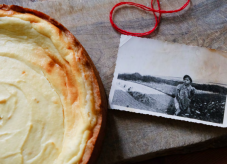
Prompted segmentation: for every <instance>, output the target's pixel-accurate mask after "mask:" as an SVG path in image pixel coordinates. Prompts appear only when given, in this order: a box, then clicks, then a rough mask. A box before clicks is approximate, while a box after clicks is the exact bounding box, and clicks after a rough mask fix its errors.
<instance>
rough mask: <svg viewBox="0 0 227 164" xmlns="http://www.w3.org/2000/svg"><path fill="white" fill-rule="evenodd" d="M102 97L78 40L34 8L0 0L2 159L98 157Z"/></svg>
mask: <svg viewBox="0 0 227 164" xmlns="http://www.w3.org/2000/svg"><path fill="white" fill-rule="evenodd" d="M106 109H107V101H106V97H105V92H104V89H103V85H102V83H101V80H100V77H99V75H98V72H97V70H96V69H95V66H94V64H93V63H92V61H91V59H90V57H89V56H88V54H87V53H86V51H85V50H84V48H83V46H82V45H81V44H80V43H79V42H78V40H77V39H76V38H75V37H74V36H73V35H72V34H71V33H70V32H69V31H68V30H67V29H66V28H65V27H64V26H63V25H62V24H60V23H58V22H57V21H55V20H54V19H52V18H51V17H49V16H48V15H45V14H43V13H41V12H39V11H35V10H32V9H27V8H23V7H19V6H14V5H11V6H8V5H0V163H1V164H77V163H78V164H82V163H83V164H86V163H93V162H94V161H95V159H96V158H97V155H98V152H99V149H100V147H101V142H102V138H103V134H104V126H105V116H106Z"/></svg>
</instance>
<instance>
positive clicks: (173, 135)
mask: <svg viewBox="0 0 227 164" xmlns="http://www.w3.org/2000/svg"><path fill="white" fill-rule="evenodd" d="M133 1H134V2H137V3H141V4H144V5H147V6H150V4H149V3H150V0H133ZM117 2H119V0H83V1H82V0H64V1H63V0H46V1H45V0H0V3H5V4H17V5H21V6H24V7H29V8H33V9H36V10H40V11H42V12H44V13H46V14H48V15H50V16H51V17H53V18H55V19H56V20H57V21H59V22H61V23H62V24H63V25H65V26H66V27H67V28H68V29H69V30H70V31H71V32H72V33H73V34H74V35H75V36H76V37H77V38H78V40H79V41H80V42H81V43H82V45H83V46H84V47H85V49H86V50H87V51H88V53H89V55H90V56H91V58H92V60H93V62H94V63H95V65H96V67H97V69H98V71H99V73H100V76H101V78H102V81H103V83H104V86H105V90H106V94H107V95H108V94H109V91H110V87H111V82H112V78H113V73H114V68H115V62H116V58H117V51H118V45H119V39H120V34H119V33H117V32H116V31H115V30H113V28H112V27H111V25H110V23H109V11H110V10H111V8H112V7H113V6H114V4H116V3H117ZM185 2H186V0H168V1H167V0H161V6H162V8H163V9H165V10H169V9H176V8H178V7H180V6H182V5H183V4H184V3H185ZM115 22H116V23H117V24H118V25H119V26H120V27H121V28H123V29H126V30H130V31H134V32H142V31H147V30H149V29H151V28H152V27H153V25H154V17H153V15H152V14H151V13H148V12H144V11H141V10H138V9H136V8H134V7H121V8H120V9H118V10H117V11H116V12H115ZM147 37H148V38H153V39H159V40H164V41H169V42H177V43H183V44H187V45H194V46H202V47H208V48H212V49H218V50H223V51H226V50H227V46H226V45H227V3H226V0H218V1H217V0H192V1H191V3H190V7H187V9H186V10H184V11H181V12H179V13H175V14H169V15H163V19H162V22H161V26H160V27H159V28H158V29H157V30H156V31H155V33H153V34H151V35H149V36H147ZM211 62H212V61H211ZM226 141H227V129H222V128H217V127H210V126H204V125H199V124H194V123H187V122H181V121H174V120H168V119H164V118H158V117H153V116H147V115H140V114H134V113H128V112H120V111H114V110H109V113H108V126H107V133H106V138H105V141H104V146H103V151H102V153H101V156H100V158H99V161H98V163H99V164H107V163H108V164H111V163H119V162H124V161H139V160H144V159H149V158H153V157H157V156H163V155H166V154H174V153H178V152H181V153H184V152H191V151H197V150H200V149H206V148H208V147H216V146H224V145H226V144H225V143H227V142H226Z"/></svg>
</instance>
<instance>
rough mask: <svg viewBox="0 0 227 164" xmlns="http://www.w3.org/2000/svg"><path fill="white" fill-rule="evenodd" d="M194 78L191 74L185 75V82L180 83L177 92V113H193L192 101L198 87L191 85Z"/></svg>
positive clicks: (175, 101)
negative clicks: (191, 108)
mask: <svg viewBox="0 0 227 164" xmlns="http://www.w3.org/2000/svg"><path fill="white" fill-rule="evenodd" d="M191 83H192V78H191V77H190V76H189V75H185V76H184V77H183V84H179V85H178V86H177V89H176V94H175V99H174V103H175V108H176V112H175V115H177V116H181V115H185V114H188V115H190V114H191V110H190V103H191V99H192V97H193V96H194V95H195V92H196V89H195V88H194V87H192V86H191Z"/></svg>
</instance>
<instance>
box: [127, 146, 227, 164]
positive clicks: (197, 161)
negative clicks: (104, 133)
mask: <svg viewBox="0 0 227 164" xmlns="http://www.w3.org/2000/svg"><path fill="white" fill-rule="evenodd" d="M127 164H128V163H127ZM134 164H227V147H225V148H219V149H208V150H205V151H201V152H196V153H190V154H184V155H171V156H165V157H159V158H154V159H151V160H148V161H143V162H138V163H134Z"/></svg>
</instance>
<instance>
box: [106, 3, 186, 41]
mask: <svg viewBox="0 0 227 164" xmlns="http://www.w3.org/2000/svg"><path fill="white" fill-rule="evenodd" d="M189 3H190V0H187V2H186V3H185V4H184V5H183V6H182V7H181V8H179V9H177V10H169V11H166V10H161V7H160V2H159V0H157V4H158V10H156V9H154V6H153V0H151V7H147V6H144V5H141V4H138V3H134V2H120V3H117V4H116V5H115V6H114V7H113V8H112V10H111V11H110V23H111V25H112V26H113V28H114V29H115V30H117V31H118V32H120V33H122V34H125V35H132V36H139V37H141V36H145V35H149V34H151V33H152V32H153V31H154V30H155V29H156V28H157V26H158V24H159V23H160V18H161V15H162V13H175V12H179V11H181V10H183V9H184V8H186V7H187V6H188V4H189ZM121 5H130V6H136V7H139V8H141V9H143V10H145V11H152V12H153V14H154V17H155V21H156V23H155V26H154V27H153V29H151V30H150V31H147V32H144V33H133V32H129V31H126V30H123V29H120V28H119V27H118V26H117V25H116V24H115V23H114V22H113V11H114V10H115V8H116V7H119V6H121ZM156 13H159V16H157V15H156Z"/></svg>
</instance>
